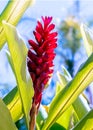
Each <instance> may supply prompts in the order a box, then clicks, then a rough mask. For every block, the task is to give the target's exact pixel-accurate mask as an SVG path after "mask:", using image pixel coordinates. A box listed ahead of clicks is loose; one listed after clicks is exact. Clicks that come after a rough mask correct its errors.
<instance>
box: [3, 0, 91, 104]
mask: <svg viewBox="0 0 93 130" xmlns="http://www.w3.org/2000/svg"><path fill="white" fill-rule="evenodd" d="M7 3H8V0H1V1H0V14H1V13H2V11H3V9H4V8H5V7H6V5H7ZM41 16H52V17H53V22H54V23H55V25H56V30H57V31H58V47H57V49H56V50H55V52H56V58H55V61H54V64H55V67H54V76H53V78H52V80H51V84H50V86H49V87H48V88H47V89H46V90H45V91H44V92H43V99H42V104H46V105H47V104H49V103H50V101H51V100H52V98H53V96H54V94H55V86H56V84H55V83H56V80H57V76H56V72H57V71H60V72H61V71H62V70H61V66H62V65H63V66H65V67H66V68H67V70H68V71H69V73H70V74H71V76H72V77H74V75H75V74H76V73H77V71H78V69H79V67H80V65H81V64H82V63H84V62H85V61H86V59H87V54H86V51H85V49H84V45H83V40H82V38H81V34H80V24H81V23H85V24H87V25H88V26H89V27H90V28H92V26H93V0H35V1H34V4H33V6H31V7H29V8H28V9H27V10H26V11H25V13H24V15H23V16H22V18H21V20H20V21H19V23H18V25H17V29H18V31H19V33H20V34H21V36H22V37H23V39H24V40H25V43H26V44H27V46H28V39H32V38H33V30H34V28H35V26H36V22H37V20H40V19H41ZM6 49H7V45H5V46H4V47H3V49H2V50H1V51H0V61H1V62H0V97H4V96H5V95H6V94H7V93H8V92H9V91H11V90H12V89H13V88H14V87H15V86H16V81H15V77H14V75H13V73H12V70H11V68H10V65H9V63H8V60H7V57H6V52H5V50H6ZM51 92H52V93H51ZM84 93H85V94H87V97H88V99H89V102H90V104H93V89H92V84H91V85H90V86H89V87H88V88H87V89H86V91H84Z"/></svg>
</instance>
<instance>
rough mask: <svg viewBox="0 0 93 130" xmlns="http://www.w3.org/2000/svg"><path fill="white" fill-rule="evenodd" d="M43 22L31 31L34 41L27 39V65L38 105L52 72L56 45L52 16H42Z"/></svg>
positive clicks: (34, 99)
mask: <svg viewBox="0 0 93 130" xmlns="http://www.w3.org/2000/svg"><path fill="white" fill-rule="evenodd" d="M42 21H43V23H41V22H40V21H38V22H37V26H36V28H35V31H33V34H34V37H35V41H33V40H29V41H28V42H29V45H30V49H29V51H28V58H27V65H28V70H29V72H30V75H31V78H32V81H33V87H34V92H35V93H34V97H33V102H34V104H35V105H38V108H39V105H40V102H41V99H42V91H43V90H44V87H45V85H46V84H47V82H48V81H49V78H50V77H51V74H52V73H53V66H54V65H53V59H54V57H55V53H54V49H55V48H56V47H57V38H56V37H57V32H53V29H54V28H55V25H54V24H52V23H51V21H52V17H42Z"/></svg>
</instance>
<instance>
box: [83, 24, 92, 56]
mask: <svg viewBox="0 0 93 130" xmlns="http://www.w3.org/2000/svg"><path fill="white" fill-rule="evenodd" d="M81 34H82V37H83V40H84V46H85V48H86V52H87V54H88V56H90V55H91V53H92V52H93V32H92V30H90V29H89V28H88V27H87V26H86V25H84V24H82V25H81Z"/></svg>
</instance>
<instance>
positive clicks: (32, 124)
mask: <svg viewBox="0 0 93 130" xmlns="http://www.w3.org/2000/svg"><path fill="white" fill-rule="evenodd" d="M36 114H37V106H36V105H35V103H34V102H33V104H32V108H31V111H30V123H29V130H34V129H35V122H36Z"/></svg>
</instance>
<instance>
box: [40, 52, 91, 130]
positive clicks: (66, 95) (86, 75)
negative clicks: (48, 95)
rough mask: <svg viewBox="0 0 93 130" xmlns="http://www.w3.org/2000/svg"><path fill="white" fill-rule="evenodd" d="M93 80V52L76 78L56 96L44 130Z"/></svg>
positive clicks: (43, 129)
mask: <svg viewBox="0 0 93 130" xmlns="http://www.w3.org/2000/svg"><path fill="white" fill-rule="evenodd" d="M92 81H93V54H92V55H91V56H90V57H89V59H88V60H87V61H86V62H85V64H84V65H83V67H82V68H81V69H80V70H79V72H78V73H77V74H76V76H75V77H74V79H73V80H72V81H71V82H70V83H69V84H68V85H67V86H66V87H65V88H64V89H63V90H62V91H60V93H59V94H58V95H57V96H56V98H55V99H54V100H53V103H52V105H51V106H50V111H49V115H48V118H47V120H46V123H45V124H44V126H43V128H42V130H45V129H46V130H47V129H49V128H50V127H51V126H52V124H53V123H54V122H55V121H56V120H57V118H58V117H59V116H60V114H62V113H64V112H65V111H66V110H67V108H68V107H69V106H70V105H71V104H72V103H73V102H74V101H75V99H76V98H77V97H78V96H79V94H80V93H81V92H82V91H83V90H84V89H85V88H86V87H87V86H88V85H89V84H90V83H91V82H92Z"/></svg>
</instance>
